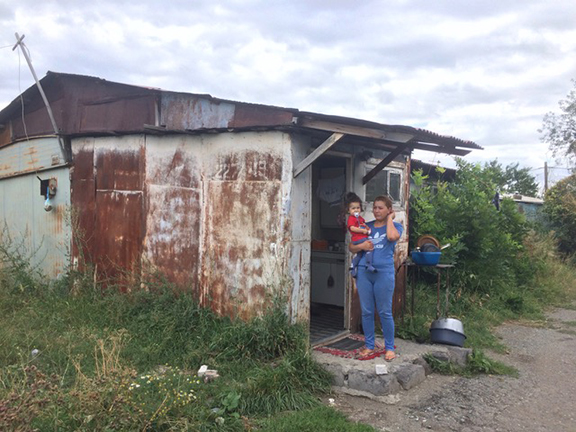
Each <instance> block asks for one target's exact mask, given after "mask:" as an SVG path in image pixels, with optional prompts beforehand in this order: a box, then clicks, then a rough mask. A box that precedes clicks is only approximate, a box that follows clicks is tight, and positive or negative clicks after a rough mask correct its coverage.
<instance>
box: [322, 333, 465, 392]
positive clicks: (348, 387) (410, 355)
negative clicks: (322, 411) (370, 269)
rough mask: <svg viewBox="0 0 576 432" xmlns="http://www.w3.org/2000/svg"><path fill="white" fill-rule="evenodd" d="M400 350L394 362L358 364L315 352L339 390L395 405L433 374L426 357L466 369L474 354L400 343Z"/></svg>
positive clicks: (368, 361) (361, 361)
mask: <svg viewBox="0 0 576 432" xmlns="http://www.w3.org/2000/svg"><path fill="white" fill-rule="evenodd" d="M380 343H381V344H383V342H382V341H381V342H380ZM396 346H397V348H396V355H397V357H396V358H395V359H394V360H393V361H391V362H386V361H384V358H383V357H376V358H374V359H371V360H357V359H353V358H345V357H338V356H335V355H332V354H328V353H323V352H319V351H315V350H314V351H313V356H314V358H315V359H316V361H317V362H319V363H320V364H321V365H323V366H324V368H325V369H326V370H328V371H329V372H330V373H331V374H332V376H333V381H332V384H333V386H334V388H335V390H337V391H342V392H344V393H349V394H353V395H362V396H366V397H369V398H371V399H377V400H381V401H383V402H387V403H394V402H395V401H396V400H397V398H398V397H399V394H400V393H401V392H403V391H408V390H410V389H412V388H414V387H415V386H417V385H419V384H421V383H422V382H423V381H424V380H425V379H426V376H427V375H429V374H430V373H432V369H431V367H430V365H429V364H428V363H427V362H426V360H425V359H424V356H425V355H426V354H429V355H431V356H433V357H435V358H437V359H438V360H441V361H446V362H451V363H454V364H455V365H458V366H465V365H466V362H467V360H468V356H469V355H470V354H471V352H472V350H471V349H469V348H460V347H452V346H447V345H427V344H417V343H414V342H411V341H404V340H398V339H396ZM382 369H386V373H382V372H383V371H382Z"/></svg>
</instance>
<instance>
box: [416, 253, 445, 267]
mask: <svg viewBox="0 0 576 432" xmlns="http://www.w3.org/2000/svg"><path fill="white" fill-rule="evenodd" d="M441 255H442V252H416V251H412V261H414V263H415V264H418V265H423V266H426V265H429V266H433V265H436V264H438V262H439V261H440V256H441Z"/></svg>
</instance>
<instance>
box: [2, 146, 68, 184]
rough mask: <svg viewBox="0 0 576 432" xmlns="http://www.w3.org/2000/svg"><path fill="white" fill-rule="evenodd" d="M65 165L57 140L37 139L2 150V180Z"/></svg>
mask: <svg viewBox="0 0 576 432" xmlns="http://www.w3.org/2000/svg"><path fill="white" fill-rule="evenodd" d="M63 164H64V158H63V157H62V152H61V151H60V145H59V144H58V140H57V139H56V138H36V139H32V140H30V141H21V142H18V143H15V144H12V145H8V146H6V147H2V148H1V149H0V178H2V177H10V176H13V175H16V174H23V173H34V172H36V171H42V170H45V169H50V168H53V167H56V166H59V165H63Z"/></svg>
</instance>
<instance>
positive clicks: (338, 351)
mask: <svg viewBox="0 0 576 432" xmlns="http://www.w3.org/2000/svg"><path fill="white" fill-rule="evenodd" d="M363 346H364V336H363V335H359V334H351V335H348V336H347V337H346V338H344V339H340V340H339V341H337V342H334V343H332V344H330V345H326V346H322V347H318V348H314V350H316V351H319V352H323V353H326V354H332V355H335V356H338V357H343V358H355V359H359V360H370V359H373V358H376V357H379V356H381V355H384V353H385V352H386V350H385V349H384V347H383V346H380V345H379V344H376V345H375V346H374V353H373V354H371V355H369V356H366V357H362V358H360V357H359V354H358V351H360V349H361V348H362V347H363Z"/></svg>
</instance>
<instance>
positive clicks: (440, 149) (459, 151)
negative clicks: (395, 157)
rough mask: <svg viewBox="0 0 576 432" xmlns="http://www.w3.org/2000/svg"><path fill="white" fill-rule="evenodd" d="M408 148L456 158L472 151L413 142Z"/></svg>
mask: <svg viewBox="0 0 576 432" xmlns="http://www.w3.org/2000/svg"><path fill="white" fill-rule="evenodd" d="M410 146H411V147H412V148H415V149H418V150H426V151H432V152H436V153H446V154H452V155H457V156H466V155H467V154H468V153H470V152H471V151H472V150H466V149H459V148H455V147H443V146H438V145H433V144H425V143H421V142H415V143H412V144H410Z"/></svg>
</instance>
